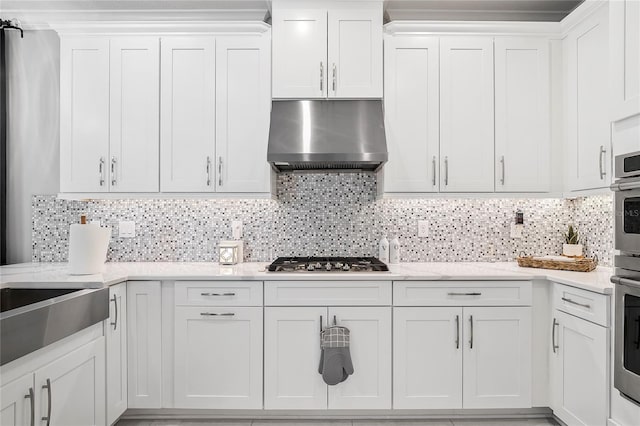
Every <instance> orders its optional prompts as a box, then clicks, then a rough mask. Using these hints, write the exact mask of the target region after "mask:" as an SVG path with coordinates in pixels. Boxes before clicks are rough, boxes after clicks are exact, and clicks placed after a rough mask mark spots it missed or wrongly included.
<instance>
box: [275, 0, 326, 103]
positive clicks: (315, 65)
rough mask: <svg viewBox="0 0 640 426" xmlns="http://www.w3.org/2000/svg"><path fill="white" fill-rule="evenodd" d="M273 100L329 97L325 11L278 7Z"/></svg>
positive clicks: (276, 13) (276, 14) (276, 8)
mask: <svg viewBox="0 0 640 426" xmlns="http://www.w3.org/2000/svg"><path fill="white" fill-rule="evenodd" d="M272 37H273V38H272V45H273V83H272V84H273V97H274V98H304V99H316V98H325V97H326V96H327V93H328V92H327V74H328V70H327V11H326V9H283V8H278V7H275V8H274V11H273V19H272Z"/></svg>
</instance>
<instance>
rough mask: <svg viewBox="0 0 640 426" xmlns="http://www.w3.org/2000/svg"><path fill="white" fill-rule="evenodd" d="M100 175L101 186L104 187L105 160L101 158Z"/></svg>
mask: <svg viewBox="0 0 640 426" xmlns="http://www.w3.org/2000/svg"><path fill="white" fill-rule="evenodd" d="M98 174H99V176H100V186H104V158H103V157H100V164H99V165H98Z"/></svg>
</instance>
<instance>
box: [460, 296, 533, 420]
mask: <svg viewBox="0 0 640 426" xmlns="http://www.w3.org/2000/svg"><path fill="white" fill-rule="evenodd" d="M463 313H464V321H463V327H464V333H463V334H464V342H463V343H464V344H463V348H464V353H463V356H462V358H463V371H464V386H463V401H464V408H526V407H531V330H532V329H531V308H529V307H465V308H464V312H463Z"/></svg>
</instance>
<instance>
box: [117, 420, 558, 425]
mask: <svg viewBox="0 0 640 426" xmlns="http://www.w3.org/2000/svg"><path fill="white" fill-rule="evenodd" d="M280 425H282V426H557V425H558V423H556V422H554V421H553V420H551V419H527V420H515V419H513V420H510V419H482V420H474V419H451V420H447V419H443V420H353V421H351V420H330V421H320V420H318V421H312V420H310V421H299V420H253V421H252V420H237V421H215V420H209V421H207V420H120V421H119V422H118V423H116V425H115V426H280Z"/></svg>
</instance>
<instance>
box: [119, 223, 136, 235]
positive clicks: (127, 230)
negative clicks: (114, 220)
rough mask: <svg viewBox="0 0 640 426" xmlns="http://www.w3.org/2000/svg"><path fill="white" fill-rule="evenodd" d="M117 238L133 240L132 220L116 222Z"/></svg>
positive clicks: (134, 232)
mask: <svg viewBox="0 0 640 426" xmlns="http://www.w3.org/2000/svg"><path fill="white" fill-rule="evenodd" d="M118 236H119V237H120V238H133V237H135V236H136V223H135V222H134V221H132V220H121V221H120V222H118Z"/></svg>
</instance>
